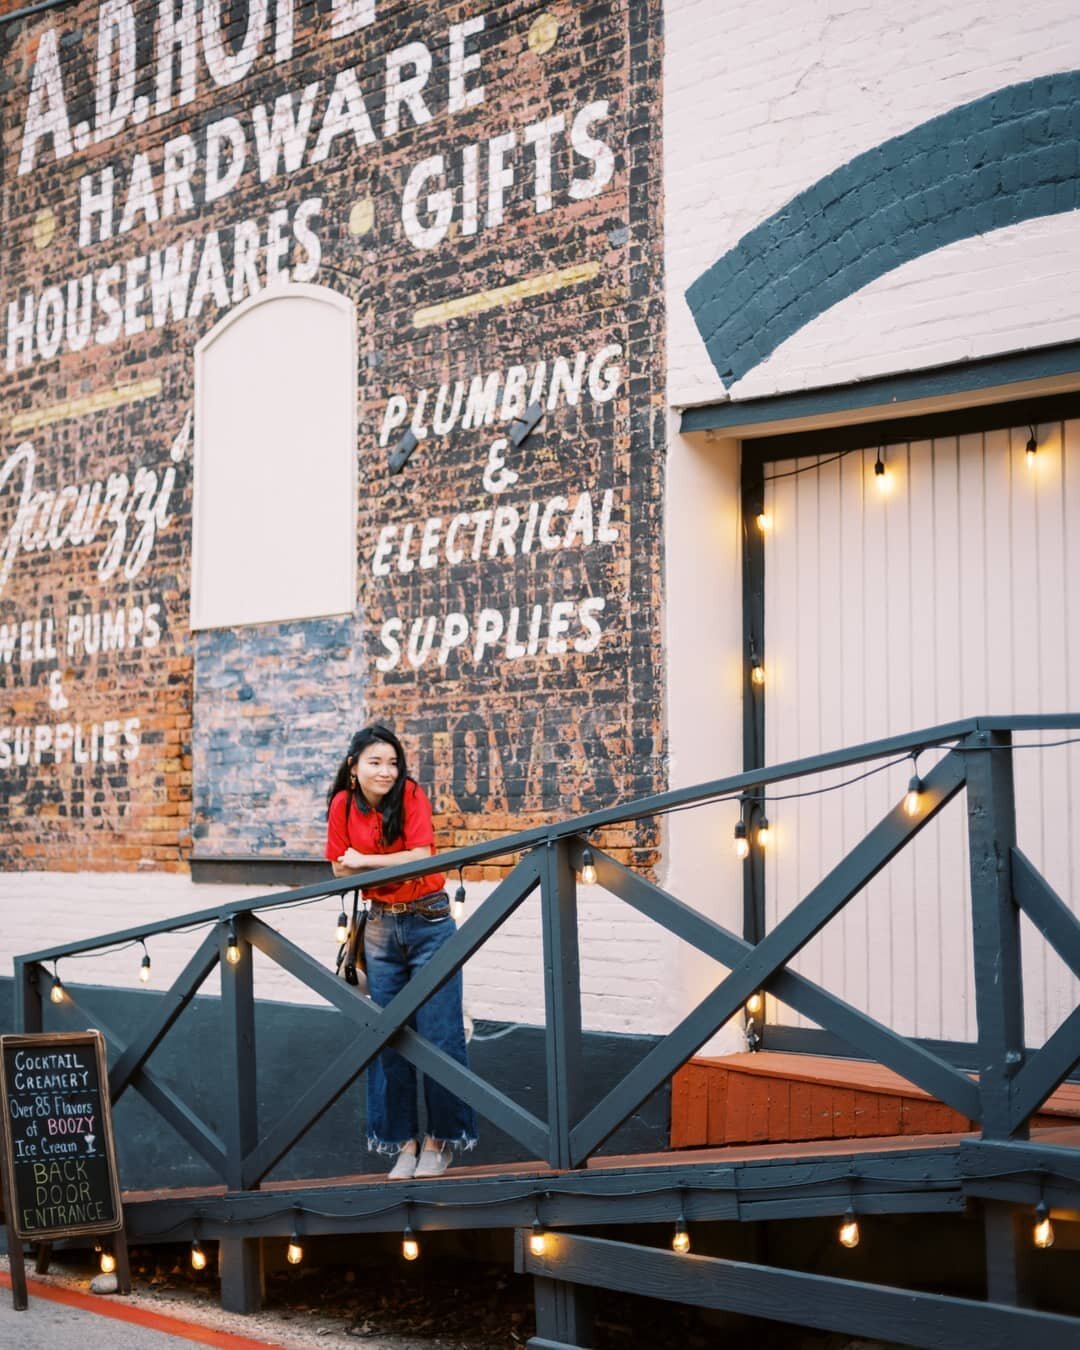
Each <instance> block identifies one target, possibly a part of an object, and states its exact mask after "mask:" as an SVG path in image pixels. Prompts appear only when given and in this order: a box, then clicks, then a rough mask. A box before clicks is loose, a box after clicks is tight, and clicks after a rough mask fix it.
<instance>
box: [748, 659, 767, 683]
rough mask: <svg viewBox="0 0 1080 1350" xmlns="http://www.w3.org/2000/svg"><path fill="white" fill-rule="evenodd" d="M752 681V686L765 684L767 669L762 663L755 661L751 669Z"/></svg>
mask: <svg viewBox="0 0 1080 1350" xmlns="http://www.w3.org/2000/svg"><path fill="white" fill-rule="evenodd" d="M750 681H751V683H752V684H757V685H762V684H764V683H765V667H764V666H763V665H762V664H761V662H760V661H755V662H754V664H753V665H752V666H751V667H750Z"/></svg>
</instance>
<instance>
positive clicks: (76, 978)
mask: <svg viewBox="0 0 1080 1350" xmlns="http://www.w3.org/2000/svg"><path fill="white" fill-rule="evenodd" d="M490 889H491V885H490V883H484V882H474V883H470V884H469V886H468V897H469V899H468V904H469V905H476V904H479V903H480V901H481V900H482V899H483V898H484V896H485V895H486V894H488V893H489V892H490ZM265 894H266V891H265V889H260V888H257V887H250V886H247V887H243V886H227V885H198V886H197V885H193V884H192V883H191V882H190V881H189V880H188V878H186V877H182V876H161V875H157V876H147V875H137V874H130V873H129V874H118V873H111V874H110V873H97V874H94V875H81V876H76V877H72V876H66V875H63V874H61V873H57V872H44V873H43V872H19V873H5V874H2V875H0V913H2V914H3V916H4V923H3V928H2V930H0V970H2V971H4V972H5V973H7V974H10V973H11V958H12V957H13V956H16V955H19V954H21V953H24V952H30V951H35V950H39V949H41V948H42V947H45V946H49V945H51V944H53V943H55V942H58V941H61V940H63V941H69V942H75V941H78V939H79V938H82V937H87V938H89V937H94V936H97V935H99V934H101V933H107V932H111V931H116V930H120V929H123V928H127V927H129V926H131V925H132V924H136V923H143V922H145V923H152V922H155V921H157V920H159V919H166V918H173V917H176V916H178V915H181V914H188V913H195V912H198V911H201V910H205V909H212V908H214V907H216V906H218V905H226V904H229V903H230V902H232V901H235V900H242V899H256V898H257V897H259V896H260V895H265ZM580 912H581V930H580V931H581V937H580V941H581V972H582V1018H583V1023H584V1025H585V1026H586V1027H587V1028H588V1029H589V1030H591V1031H606V1032H643V1033H649V1034H655V1033H661V1032H664V1031H667V1030H670V1028H671V1026H672V1025H673V1024H674V1021H675V1020H676V1019H677V993H676V991H675V990H674V989H673V987H672V983H673V982H672V980H671V979H670V976H669V972H670V971H671V970H672V969H673V961H674V957H675V949H676V946H677V944H676V943H675V940H674V939H672V938H671V937H669V936H668V935H667V934H666V933H664V932H663V930H662V929H660V928H658V927H657V926H656V925H655V924H652V923H650V922H649V920H648V919H646V918H644V917H643V916H641V915H638V914H636V913H635V912H634V911H631V910H630V909H628V908H627V907H626V906H625V905H623V904H621V902H619V901H617V900H615V899H614V898H613V897H611V896H608V895H606V894H605V893H604V892H603V891H600V890H599V889H588V890H583V891H582V893H581V898H580ZM337 913H338V907H337V904H336V903H335V902H334V901H332V900H327V901H322V902H320V903H319V904H317V905H307V906H304V907H303V908H298V909H281V910H278V911H277V912H276V914H273V915H268V916H267V921H268V922H269V923H270V924H271V925H272V926H274V927H275V928H278V929H279V930H280V931H281V932H282V933H284V934H285V936H286V937H287V938H289V940H290V941H292V942H295V943H297V944H298V945H299V946H301V947H303V948H304V949H305V950H306V951H309V952H311V953H312V954H313V955H314V956H315V957H316V958H317V959H319V960H321V961H325V963H326V964H327V965H328V966H329V965H331V964H332V963H333V960H334V957H335V956H336V954H337V943H336V941H335V939H334V927H335V923H336V920H337ZM201 938H202V935H201V933H198V932H192V933H188V934H167V935H163V936H162V937H159V938H154V939H153V940H152V941H151V942H150V943H149V951H150V956H151V961H152V983H151V987H152V988H154V989H166V988H168V986H169V984H170V983H171V982H172V980H173V979H174V978H175V977H176V976H177V975H178V974H179V973H180V971H181V970H182V968H183V966H184V965H185V963H186V962H187V960H188V958H189V957H190V956H191V954H192V952H193V951H194V950H195V948H196V947H197V946H198V944H199V942H200V941H201ZM141 959H142V951H141V949H140V948H138V947H129V948H127V949H125V950H122V951H119V950H118V951H113V952H106V953H104V954H102V955H100V956H98V955H95V956H93V957H91V958H87V959H79V960H69V961H62V962H61V963H60V969H59V974H60V977H61V979H62V980H63V981H64V983H65V985H67V984H70V985H72V986H75V985H78V984H88V985H105V986H111V987H117V988H138V987H140V986H139V985H138V983H137V977H138V973H139V963H140V961H141ZM204 989H205V991H206V992H207V993H215V992H217V989H218V984H217V974H216V972H215V973H214V974H213V976H212V977H211V978H210V979H209V980H207V982H206V985H205V986H204ZM255 994H256V997H257V998H259V999H271V1000H275V1001H278V1002H284V1003H311V1002H313V1001H314V1000H313V999H312V997H311V996H310V994H309V993H308V991H307V990H306V989H305V988H304V986H302V985H300V984H299V983H297V982H296V981H295V980H293V979H292V977H291V976H288V975H286V974H285V973H284V972H283V971H282V970H281V969H280V968H279V967H277V966H274V965H272V964H271V963H270V962H268V961H266V960H265V959H264V958H262V957H261V956H259V955H258V954H256V958H255ZM76 996H77V995H76ZM465 1005H466V1008H467V1010H468V1011H469V1013H470V1014H471V1015H472V1017H473V1018H474V1019H481V1018H488V1019H492V1020H496V1021H506V1022H521V1023H525V1024H527V1025H532V1026H538V1025H542V1024H543V1022H544V987H543V970H542V959H541V933H540V916H539V904H538V902H537V901H536V899H535V898H533V899H530V900H527V901H526V902H525V904H524V905H523V906H522V907H521V909H520V910H518V912H517V914H515V915H514V917H513V918H512V919H511V920H510V921H509V922H508V923H506V924H505V925H504V926H503V927H502V928H501V929H500V930H499V931H498V933H496V934H495V935H494V936H493V937H492V938H491V939H490V940H489V941H488V942H487V943H486V944H485V945H484V946H483V947H482V948H481V949H480V951H479V952H478V953H477V954H476V956H475V957H473V959H472V960H471V961H470V962H469V963H468V964H467V965H466V967H465Z"/></svg>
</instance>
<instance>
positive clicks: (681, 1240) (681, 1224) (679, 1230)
mask: <svg viewBox="0 0 1080 1350" xmlns="http://www.w3.org/2000/svg"><path fill="white" fill-rule="evenodd" d="M671 1250H672V1251H673V1252H678V1254H679V1255H680V1256H685V1255H686V1253H687V1252H688V1251H689V1250H690V1234H689V1233H688V1232H687V1231H686V1219H685V1218H684V1217H683V1214H682V1211H681V1210H680V1211H679V1217H678V1218H677V1219H676V1220H675V1233H674V1235H673V1236H672V1239H671Z"/></svg>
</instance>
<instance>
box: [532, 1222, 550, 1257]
mask: <svg viewBox="0 0 1080 1350" xmlns="http://www.w3.org/2000/svg"><path fill="white" fill-rule="evenodd" d="M529 1251H531V1252H532V1254H533V1256H543V1254H544V1253H545V1252H546V1251H547V1234H546V1233H545V1232H544V1229H543V1226H542V1225H541V1223H540V1220H539V1219H537V1220H536V1222H535V1223H534V1224H533V1226H532V1232H531V1233H530V1234H529Z"/></svg>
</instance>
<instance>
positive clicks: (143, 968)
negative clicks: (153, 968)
mask: <svg viewBox="0 0 1080 1350" xmlns="http://www.w3.org/2000/svg"><path fill="white" fill-rule="evenodd" d="M139 983H140V984H149V983H150V953H149V952H146V953H144V955H143V959H142V964H141V965H140V966H139Z"/></svg>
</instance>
